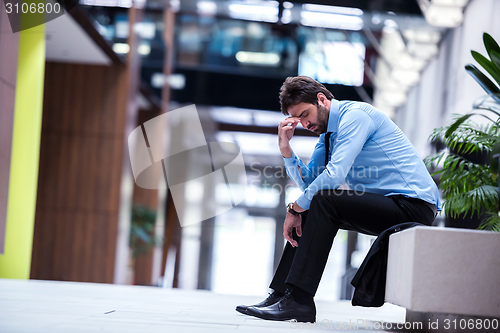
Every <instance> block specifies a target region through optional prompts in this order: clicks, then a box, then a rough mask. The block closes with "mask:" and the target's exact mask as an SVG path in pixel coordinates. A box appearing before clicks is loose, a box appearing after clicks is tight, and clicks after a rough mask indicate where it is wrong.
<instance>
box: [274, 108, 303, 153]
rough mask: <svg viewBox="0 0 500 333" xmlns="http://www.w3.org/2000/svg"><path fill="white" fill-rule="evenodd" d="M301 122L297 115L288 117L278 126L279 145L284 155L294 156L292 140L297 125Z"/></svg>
mask: <svg viewBox="0 0 500 333" xmlns="http://www.w3.org/2000/svg"><path fill="white" fill-rule="evenodd" d="M299 123H300V119H299V118H296V117H288V118H286V119H285V120H283V121H282V122H281V123H280V125H279V126H278V146H279V148H280V150H281V154H282V155H283V157H286V158H290V157H292V149H291V148H290V140H291V139H292V137H293V131H294V130H295V127H297V125H298V124H299Z"/></svg>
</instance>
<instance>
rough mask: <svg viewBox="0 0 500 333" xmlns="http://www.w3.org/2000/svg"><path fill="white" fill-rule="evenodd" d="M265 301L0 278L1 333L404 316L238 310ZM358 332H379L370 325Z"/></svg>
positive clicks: (366, 311)
mask: <svg viewBox="0 0 500 333" xmlns="http://www.w3.org/2000/svg"><path fill="white" fill-rule="evenodd" d="M264 296H265V295H263V297H262V299H263V298H264ZM262 299H261V298H257V297H249V296H234V295H220V294H214V293H211V292H209V291H199V290H181V289H161V288H154V287H140V286H120V285H109V284H94V283H75V282H54V281H36V280H29V281H25V280H9V279H0V332H1V333H14V332H15V333H18V332H23V333H42V332H44V333H45V332H46V333H79V332H81V333H93V332H116V333H127V332H144V333H150V332H151V333H154V332H161V333H171V332H172V333H173V332H189V333H196V332H203V333H215V332H217V333H219V332H222V333H223V332H228V331H241V332H276V333H278V332H291V331H292V332H293V331H294V330H295V331H296V330H297V329H299V328H301V327H302V328H304V331H307V332H311V331H313V332H319V331H335V332H345V331H347V330H348V329H341V328H340V326H341V324H342V323H345V324H344V328H346V327H347V323H349V322H350V321H351V322H356V321H357V320H363V321H364V320H373V321H384V322H393V323H395V322H403V321H404V317H405V310H404V309H403V308H400V307H397V306H394V305H391V304H386V305H384V306H383V307H381V308H360V307H352V306H351V305H350V303H349V302H347V301H341V302H321V301H319V302H316V307H317V309H318V314H317V322H320V323H322V325H321V326H320V325H319V323H317V325H316V326H310V324H309V326H301V327H299V326H298V324H297V323H290V322H273V321H265V320H260V319H257V318H253V317H249V316H245V315H242V314H239V313H238V312H236V311H235V310H234V308H235V306H236V305H238V304H254V303H256V302H259V301H261V300H262ZM335 323H337V329H336V328H335ZM359 323H360V324H361V321H360V322H359ZM306 328H307V329H306ZM358 329H359V330H361V331H363V332H372V330H371V329H366V328H365V327H358ZM352 330H356V329H354V328H353V329H352Z"/></svg>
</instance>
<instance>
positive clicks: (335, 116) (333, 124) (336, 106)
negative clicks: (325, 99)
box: [326, 98, 340, 134]
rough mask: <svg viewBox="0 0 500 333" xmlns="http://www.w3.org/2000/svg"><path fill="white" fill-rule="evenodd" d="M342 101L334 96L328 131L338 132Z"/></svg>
mask: <svg viewBox="0 0 500 333" xmlns="http://www.w3.org/2000/svg"><path fill="white" fill-rule="evenodd" d="M339 112H340V102H339V101H337V100H336V99H334V98H332V100H331V103H330V116H329V117H328V127H327V129H326V131H327V132H332V133H333V134H336V133H337V131H338V126H339Z"/></svg>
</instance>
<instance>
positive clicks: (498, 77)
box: [470, 51, 500, 84]
mask: <svg viewBox="0 0 500 333" xmlns="http://www.w3.org/2000/svg"><path fill="white" fill-rule="evenodd" d="M470 53H471V54H472V57H473V58H474V59H475V60H476V61H477V62H478V64H479V65H481V67H483V68H484V69H485V70H486V71H487V72H488V73H490V75H491V76H492V77H493V79H494V80H495V81H496V82H497V83H498V84H500V70H499V69H498V67H497V66H495V64H494V63H493V62H491V61H490V60H489V59H487V58H486V57H485V56H483V55H482V54H481V53H478V52H476V51H470Z"/></svg>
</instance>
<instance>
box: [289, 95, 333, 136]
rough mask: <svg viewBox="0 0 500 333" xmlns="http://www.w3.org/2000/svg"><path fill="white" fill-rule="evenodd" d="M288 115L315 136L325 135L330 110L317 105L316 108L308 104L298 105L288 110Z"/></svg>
mask: <svg viewBox="0 0 500 333" xmlns="http://www.w3.org/2000/svg"><path fill="white" fill-rule="evenodd" d="M288 113H289V114H290V116H292V117H294V118H299V119H300V123H301V124H302V127H304V128H305V129H307V130H309V131H311V132H314V133H316V134H322V133H325V132H326V130H327V128H328V115H329V114H330V110H328V109H327V108H326V107H325V106H323V105H321V104H320V103H318V106H315V105H314V104H309V103H303V102H302V103H299V104H296V105H292V106H290V107H289V108H288Z"/></svg>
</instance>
